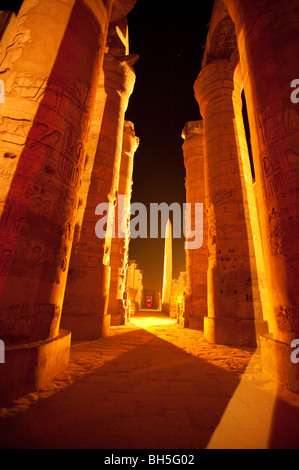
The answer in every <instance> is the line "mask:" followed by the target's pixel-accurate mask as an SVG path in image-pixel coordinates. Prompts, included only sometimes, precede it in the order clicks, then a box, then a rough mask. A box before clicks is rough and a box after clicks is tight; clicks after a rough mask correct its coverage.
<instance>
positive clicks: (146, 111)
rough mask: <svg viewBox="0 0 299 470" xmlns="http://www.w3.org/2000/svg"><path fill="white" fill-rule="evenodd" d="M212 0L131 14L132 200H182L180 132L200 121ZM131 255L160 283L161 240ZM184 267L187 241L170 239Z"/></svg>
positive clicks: (176, 267)
mask: <svg viewBox="0 0 299 470" xmlns="http://www.w3.org/2000/svg"><path fill="white" fill-rule="evenodd" d="M213 3H214V2H213V0H184V1H177V0H137V4H136V6H135V8H134V9H133V10H132V12H131V13H130V14H129V15H128V23H129V39H130V53H136V54H139V56H140V58H139V61H138V62H137V63H136V65H135V66H134V69H135V72H136V84H135V89H134V92H133V95H132V96H131V99H130V103H129V107H128V111H127V113H126V119H128V120H130V121H132V122H133V123H134V124H135V130H136V135H137V136H138V137H140V146H139V148H138V150H137V152H136V154H135V163H134V174H133V178H134V183H133V194H132V202H142V203H144V204H145V205H146V206H147V208H148V211H149V203H151V202H158V203H160V202H166V203H168V204H171V203H172V202H179V203H180V204H181V205H182V204H183V202H185V200H186V199H185V198H186V194H185V186H184V180H185V168H184V163H183V152H182V144H183V139H182V138H181V132H182V130H183V127H184V125H185V123H186V122H187V121H192V120H197V119H200V113H199V108H198V105H197V102H196V100H195V98H194V92H193V83H194V81H195V79H196V77H197V75H198V74H199V72H200V68H201V59H202V55H203V46H204V44H205V41H206V36H207V31H208V26H207V24H208V23H209V21H210V17H211V12H212V7H213ZM130 259H135V260H136V261H137V262H138V264H139V266H140V267H141V268H142V269H143V273H144V287H145V288H160V287H161V286H162V278H163V259H164V240H163V239H159V240H153V239H149V238H148V239H135V240H131V242H130ZM184 270H185V254H184V240H183V238H182V239H174V240H173V277H174V278H177V277H178V276H179V273H180V271H184Z"/></svg>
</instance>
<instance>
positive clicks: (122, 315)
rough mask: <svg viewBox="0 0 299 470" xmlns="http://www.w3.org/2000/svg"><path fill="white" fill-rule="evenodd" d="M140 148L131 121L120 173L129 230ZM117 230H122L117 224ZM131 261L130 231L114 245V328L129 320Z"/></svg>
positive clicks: (111, 296)
mask: <svg viewBox="0 0 299 470" xmlns="http://www.w3.org/2000/svg"><path fill="white" fill-rule="evenodd" d="M138 146H139V138H138V137H136V135H135V130H134V124H133V123H132V122H130V121H125V123H124V135H123V143H122V154H121V164H120V173H119V185H118V196H119V197H121V198H125V200H124V206H123V209H124V211H125V213H124V214H123V217H124V218H125V226H126V227H128V223H129V221H130V215H129V214H130V203H131V194H132V182H133V163H134V154H135V152H136V150H137V148H138ZM121 210H122V208H121V207H119V204H118V203H117V205H116V218H117V220H118V213H119V212H120V215H121ZM116 228H119V229H121V228H122V227H118V224H117V223H116ZM128 257H129V231H128V229H127V230H126V232H125V234H124V237H123V238H120V237H118V236H117V234H116V237H115V238H113V239H112V242H111V254H110V267H111V281H110V292H109V304H108V314H109V315H111V325H123V324H125V323H126V320H127V319H128V312H126V305H125V299H124V292H125V285H126V273H127V267H128Z"/></svg>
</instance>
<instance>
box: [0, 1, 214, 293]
mask: <svg viewBox="0 0 299 470" xmlns="http://www.w3.org/2000/svg"><path fill="white" fill-rule="evenodd" d="M213 3H214V1H213V0H180V1H179V0H137V4H136V6H135V8H134V9H133V10H132V11H131V13H129V15H128V23H129V38H130V53H132V54H133V53H134V54H135V53H136V54H138V55H139V56H140V58H139V60H138V62H137V63H136V64H135V66H134V69H135V72H136V85H135V89H134V92H133V95H132V96H131V99H130V103H129V107H128V111H127V113H126V119H128V120H130V121H132V122H133V123H134V125H135V130H136V135H137V136H138V137H139V138H140V146H139V148H138V150H137V152H136V154H135V163H134V175H133V178H134V183H133V194H132V202H141V203H143V204H145V205H146V207H147V209H148V211H149V204H150V203H151V202H158V203H161V202H166V203H167V204H171V203H172V202H178V203H180V204H181V207H182V205H183V203H184V202H185V197H186V196H185V186H184V180H185V169H184V163H183V152H182V144H183V140H182V138H181V132H182V129H183V127H184V125H185V123H186V122H187V121H192V120H197V119H199V118H200V114H199V108H198V105H197V102H196V100H195V98H194V92H193V83H194V81H195V79H196V77H197V75H198V73H199V71H200V68H201V59H202V54H203V47H204V45H205V41H206V36H207V31H208V26H207V24H208V23H209V21H210V18H211V13H212V7H213ZM21 4H22V1H21V0H0V8H2V9H9V10H13V11H16V12H17V10H18V7H19V6H20V5H21ZM130 259H135V260H136V261H137V263H138V264H139V266H140V268H141V269H143V273H144V287H145V288H161V287H162V279H163V259H164V240H163V239H162V238H160V239H156V240H155V239H150V238H147V239H140V238H139V239H135V240H131V242H130ZM184 270H185V254H184V239H183V237H182V238H181V239H174V240H173V277H174V278H177V277H178V276H179V273H180V271H184Z"/></svg>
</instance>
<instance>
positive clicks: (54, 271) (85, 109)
mask: <svg viewBox="0 0 299 470" xmlns="http://www.w3.org/2000/svg"><path fill="white" fill-rule="evenodd" d="M105 5H106V6H104V4H103V2H102V1H99V2H98V4H97V8H94V4H93V2H90V4H89V1H88V0H86V1H74V0H67V1H62V0H40V1H39V2H32V1H31V0H24V2H23V5H22V7H21V9H20V12H19V14H18V16H17V18H16V21H15V23H14V25H13V27H12V28H10V32H9V38H8V37H7V36H6V39H5V41H4V42H5V44H4V45H3V46H2V47H1V49H0V71H1V78H2V80H3V81H4V83H5V92H6V97H5V98H6V99H5V103H4V104H1V118H0V137H1V142H0V158H1V170H0V179H1V181H0V216H1V221H0V298H1V301H0V305H1V308H0V337H1V338H2V339H4V340H5V341H7V342H11V343H13V344H14V343H15V342H18V344H23V343H32V342H36V341H45V342H46V347H47V348H48V349H47V350H48V351H49V340H52V343H53V344H54V342H55V341H56V342H58V339H59V338H60V336H61V335H60V334H59V324H60V314H61V307H62V301H63V294H64V289H65V282H66V275H67V269H68V263H69V257H70V250H71V244H72V237H73V231H74V223H75V215H76V210H77V204H78V196H79V188H80V180H81V177H82V171H83V165H84V156H85V143H86V139H87V133H88V128H89V122H90V115H91V110H92V106H93V103H94V98H95V92H96V85H97V77H98V74H99V71H100V63H101V56H102V55H103V53H104V45H105V34H104V32H105V31H106V30H107V24H108V22H109V15H110V9H111V2H105ZM98 9H100V11H99V10H98ZM57 12H59V15H58V13H57ZM62 336H63V335H62ZM64 337H65V335H64V336H63V338H64ZM67 337H68V340H69V335H67ZM35 346H36V345H35ZM40 346H41V345H40ZM68 346H69V345H68ZM32 347H33V346H32ZM52 347H53V346H52ZM54 349H55V347H54ZM58 349H59V346H57V348H56V350H57V354H58ZM29 350H30V348H29V349H28V347H26V351H24V354H25V355H27V353H28V351H29ZM39 350H40V349H39ZM64 351H68V349H67V345H66V344H65V345H64V347H62V348H61V349H59V359H58V360H57V361H55V351H54V352H53V351H52V358H51V361H52V362H51V361H50V362H49V363H46V360H45V359H43V360H42V362H41V363H39V366H38V368H37V369H36V370H37V371H38V372H37V373H38V374H42V371H44V370H46V371H47V377H43V379H49V378H51V375H52V372H53V370H54V371H55V370H56V369H57V368H58V367H59V366H61V365H65V364H62V363H63V359H62V358H63V357H64V356H63V352H64ZM11 354H13V352H11ZM16 354H17V353H16ZM18 354H20V347H19V346H18ZM32 354H33V353H32ZM65 354H66V353H65ZM7 357H8V356H7ZM18 357H20V356H18ZM26 357H27V359H28V356H26ZM34 360H36V361H38V360H39V359H38V357H37V356H35V359H34ZM34 360H33V363H32V364H30V363H29V364H30V366H31V367H32V369H34ZM20 361H21V359H20ZM17 363H18V361H17ZM15 366H16V364H14V365H13V364H12V362H9V360H8V362H7V364H5V367H6V370H7V371H8V372H7V373H8V374H9V371H11V372H13V369H14V368H15ZM19 366H20V370H19V371H17V370H16V369H15V371H14V378H15V377H18V372H20V374H23V376H24V370H26V366H27V364H26V360H25V359H24V363H23V364H22V365H20V364H19ZM10 367H11V369H10ZM55 368H56V369H55ZM32 375H34V373H32ZM28 377H29V373H28ZM15 380H18V379H17V378H16V379H15ZM22 380H23V379H22V377H21V378H20V381H21V382H22ZM26 380H27V379H26ZM28 380H29V379H28ZM1 382H2V381H1ZM29 382H30V387H31V385H32V384H34V386H36V384H37V383H40V381H39V380H38V379H36V378H30V380H29ZM5 385H6V386H8V387H9V383H8V382H7V383H6V384H5ZM6 391H7V392H8V393H9V390H8V389H6ZM11 391H12V392H13V391H17V385H16V387H14V386H12V387H11ZM4 393H5V392H4Z"/></svg>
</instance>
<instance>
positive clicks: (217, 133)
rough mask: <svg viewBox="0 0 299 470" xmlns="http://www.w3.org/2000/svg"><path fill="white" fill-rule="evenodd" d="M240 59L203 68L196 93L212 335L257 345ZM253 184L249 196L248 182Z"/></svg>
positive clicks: (258, 310) (259, 315)
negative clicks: (200, 123) (201, 143)
mask: <svg viewBox="0 0 299 470" xmlns="http://www.w3.org/2000/svg"><path fill="white" fill-rule="evenodd" d="M238 71H239V68H238V66H237V67H236V58H235V57H232V58H231V61H228V60H226V59H223V60H218V61H216V62H215V63H211V64H209V65H207V66H206V67H204V69H203V70H202V71H201V72H200V74H199V76H198V78H197V80H196V82H195V86H194V88H195V95H196V99H197V101H198V103H199V106H200V111H201V115H202V116H203V122H204V147H205V164H206V166H205V174H206V203H207V218H208V250H209V267H208V317H205V320H204V332H205V336H206V338H207V339H208V340H210V341H213V342H216V343H222V344H231V345H242V346H245V345H247V346H250V345H251V346H253V345H256V335H257V334H258V333H260V332H264V331H265V329H266V327H267V325H266V323H265V322H264V321H263V312H262V302H261V292H260V288H259V279H258V269H257V259H256V254H257V253H256V246H255V244H254V236H253V233H254V232H255V231H256V230H257V227H258V221H257V219H256V220H254V219H253V218H252V217H251V212H250V210H249V206H250V205H251V204H254V192H253V188H252V177H251V173H250V164H249V157H248V149H247V145H246V138H245V131H244V125H243V120H242V100H241V91H242V80H241V76H240V74H239V73H238ZM249 185H251V192H250V196H249V194H248V192H247V187H248V186H249Z"/></svg>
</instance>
